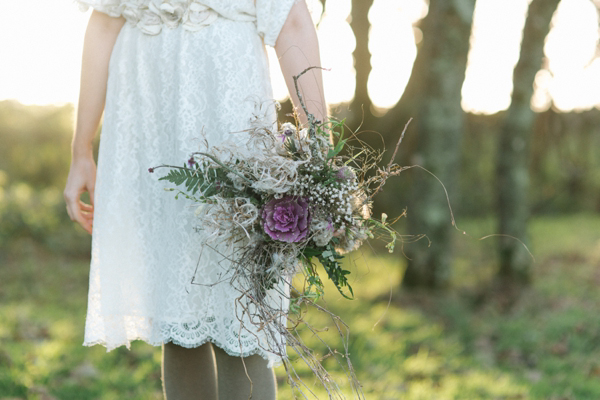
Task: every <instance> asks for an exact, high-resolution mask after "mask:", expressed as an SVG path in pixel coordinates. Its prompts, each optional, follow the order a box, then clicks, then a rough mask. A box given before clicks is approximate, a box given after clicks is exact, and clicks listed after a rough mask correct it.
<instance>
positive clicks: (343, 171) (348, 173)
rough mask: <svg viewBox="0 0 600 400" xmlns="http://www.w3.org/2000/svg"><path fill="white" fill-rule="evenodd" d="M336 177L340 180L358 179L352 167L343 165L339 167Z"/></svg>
mask: <svg viewBox="0 0 600 400" xmlns="http://www.w3.org/2000/svg"><path fill="white" fill-rule="evenodd" d="M335 177H336V178H337V179H338V181H351V180H353V179H356V175H355V174H354V171H352V168H350V167H348V166H343V167H342V168H340V169H338V171H337V173H336V174H335Z"/></svg>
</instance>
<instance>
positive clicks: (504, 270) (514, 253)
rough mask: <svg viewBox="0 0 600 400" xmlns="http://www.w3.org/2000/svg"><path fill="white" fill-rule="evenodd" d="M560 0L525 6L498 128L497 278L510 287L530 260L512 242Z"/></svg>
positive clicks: (520, 231) (523, 209)
mask: <svg viewBox="0 0 600 400" xmlns="http://www.w3.org/2000/svg"><path fill="white" fill-rule="evenodd" d="M559 1H560V0H533V1H532V2H531V3H530V5H529V11H528V15H527V19H526V21H525V27H524V29H523V40H522V42H521V53H520V56H519V61H518V62H517V65H516V67H515V69H514V72H513V86H514V87H513V92H512V101H511V104H510V107H509V109H508V112H507V115H506V118H505V120H504V123H503V126H502V127H501V133H500V143H499V146H498V158H497V170H496V171H497V179H498V185H497V187H498V194H497V201H498V203H497V207H498V216H499V225H500V226H499V233H500V234H501V235H502V236H500V238H499V262H500V271H499V275H500V277H502V278H504V279H508V280H511V281H513V282H514V283H527V282H529V281H530V279H531V263H532V258H531V256H530V254H529V252H528V250H527V249H526V248H525V246H523V244H522V243H521V242H519V241H518V240H515V238H517V239H520V240H524V241H525V242H526V237H527V220H528V217H529V203H528V199H527V191H528V189H529V170H528V160H529V148H530V138H531V134H532V131H533V125H534V120H535V113H534V111H533V110H532V109H531V106H530V102H531V96H532V95H533V82H534V79H535V75H536V73H537V72H538V71H539V69H540V67H541V66H542V61H543V57H544V39H545V38H546V36H547V35H548V32H549V30H550V21H551V19H552V15H553V14H554V11H555V10H556V7H557V6H558V3H559Z"/></svg>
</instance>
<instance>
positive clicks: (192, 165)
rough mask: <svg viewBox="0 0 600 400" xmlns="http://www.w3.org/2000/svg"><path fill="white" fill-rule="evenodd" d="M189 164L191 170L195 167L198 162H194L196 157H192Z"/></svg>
mask: <svg viewBox="0 0 600 400" xmlns="http://www.w3.org/2000/svg"><path fill="white" fill-rule="evenodd" d="M187 163H188V166H189V167H190V168H192V167H194V165H196V160H194V156H191V157H190V159H189V160H188V162H187Z"/></svg>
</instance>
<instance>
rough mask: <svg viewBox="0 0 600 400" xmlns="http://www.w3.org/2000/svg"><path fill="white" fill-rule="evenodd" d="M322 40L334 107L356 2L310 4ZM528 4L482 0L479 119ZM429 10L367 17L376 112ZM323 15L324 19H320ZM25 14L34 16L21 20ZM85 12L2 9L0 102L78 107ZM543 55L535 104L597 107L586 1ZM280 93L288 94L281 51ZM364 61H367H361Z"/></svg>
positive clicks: (567, 11) (468, 106)
mask: <svg viewBox="0 0 600 400" xmlns="http://www.w3.org/2000/svg"><path fill="white" fill-rule="evenodd" d="M308 3H309V6H310V8H311V9H312V12H313V16H314V18H315V20H316V21H317V20H319V19H320V20H321V21H320V24H319V29H318V35H319V40H320V46H321V54H322V63H323V66H324V67H326V68H329V69H331V71H328V72H325V73H324V80H325V82H324V85H325V96H326V99H327V101H328V102H329V103H331V104H336V103H342V102H348V101H350V100H351V98H352V96H353V93H354V89H355V82H354V69H353V63H354V60H353V58H352V52H353V50H354V47H355V40H354V36H353V34H352V30H351V28H350V25H349V23H348V21H349V20H350V18H349V15H350V11H351V1H350V0H328V1H327V2H326V9H325V10H323V9H322V6H321V4H320V2H319V1H317V0H312V1H309V2H308ZM527 5H528V0H510V1H498V0H478V1H477V5H476V9H475V18H474V27H473V33H472V37H471V51H470V53H469V63H468V68H467V72H466V79H465V82H464V86H463V91H462V94H463V99H462V107H463V109H465V110H466V111H470V112H476V113H494V112H498V111H500V110H503V109H506V108H507V107H508V105H509V103H510V93H511V90H512V69H513V68H514V65H515V63H516V62H517V59H518V55H519V43H520V40H521V34H522V27H523V24H524V21H525V12H526V10H527ZM426 11H427V6H426V3H425V2H424V1H422V0H375V1H374V3H373V7H372V9H371V11H370V13H369V19H370V21H371V23H372V24H373V25H372V28H371V32H370V44H369V47H370V50H371V52H372V58H371V63H372V68H373V69H372V73H371V75H370V78H369V81H368V89H369V94H370V96H371V99H372V101H373V103H374V105H375V106H376V107H378V108H383V109H385V108H389V107H392V106H393V105H394V104H395V103H396V102H397V101H398V99H399V98H400V96H401V94H402V92H403V90H404V87H405V86H406V83H407V82H408V78H409V76H410V71H411V68H412V63H413V62H414V58H415V56H416V49H417V47H416V43H418V42H419V41H420V40H421V37H420V36H421V32H420V30H419V29H418V28H417V27H415V25H416V24H417V23H418V21H419V20H420V18H422V17H423V15H425V13H426ZM321 13H324V14H323V16H322V18H321ZM23 15H27V18H21V17H20V16H23ZM88 18H89V12H88V13H81V12H80V11H79V10H78V8H77V6H76V5H75V4H73V3H72V2H71V1H68V0H65V1H48V0H30V1H28V2H26V3H25V2H8V3H5V4H3V12H2V14H1V15H0V37H1V38H2V40H1V41H0V55H1V56H0V59H1V61H0V100H3V99H16V100H18V101H20V102H21V103H24V104H52V103H67V102H76V99H77V92H78V86H79V68H80V58H81V48H82V42H83V35H84V31H85V26H86V23H87V19H88ZM553 26H554V27H553V29H552V30H551V32H550V34H549V36H548V39H547V43H546V46H545V52H546V55H547V57H548V65H547V66H546V68H545V69H542V70H541V71H540V72H539V73H538V75H537V77H536V92H535V94H534V97H533V100H532V106H533V107H534V109H536V110H544V109H547V108H548V107H549V105H550V103H551V101H554V104H555V106H556V107H557V108H558V109H560V110H564V111H569V110H573V109H576V110H581V109H589V108H591V107H593V106H595V105H598V104H600V61H598V60H597V59H595V52H596V46H597V43H598V16H597V12H596V9H595V7H594V5H593V4H592V2H590V1H589V0H563V1H561V3H560V6H559V9H558V11H557V13H556V15H555V17H554V20H553ZM269 57H270V62H271V69H272V71H274V72H275V73H274V77H273V82H274V95H275V97H276V98H278V99H283V98H285V95H286V88H285V85H284V82H283V78H282V77H281V74H280V72H279V67H278V65H277V61H276V57H275V53H274V51H273V50H272V49H269ZM359 62H360V61H359Z"/></svg>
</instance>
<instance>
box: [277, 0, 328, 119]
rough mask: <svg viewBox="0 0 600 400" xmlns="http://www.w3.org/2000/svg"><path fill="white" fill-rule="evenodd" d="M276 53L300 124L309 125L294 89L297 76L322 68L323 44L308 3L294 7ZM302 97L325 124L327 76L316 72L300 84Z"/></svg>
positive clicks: (302, 0)
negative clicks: (318, 35)
mask: <svg viewBox="0 0 600 400" xmlns="http://www.w3.org/2000/svg"><path fill="white" fill-rule="evenodd" d="M275 52H276V53H277V57H278V58H279V65H280V66H281V71H282V72H283V76H284V78H285V83H286V84H287V87H288V90H289V92H290V96H291V97H292V103H293V104H294V105H295V106H296V108H297V109H298V113H299V115H300V121H301V122H302V124H306V122H307V118H306V115H305V114H304V111H303V110H302V108H301V106H300V101H299V100H298V96H297V94H296V88H295V86H294V78H293V77H294V76H296V75H298V74H300V73H301V72H302V71H304V70H305V69H306V68H308V67H313V66H317V67H320V66H321V58H320V56H319V41H318V39H317V32H316V30H315V26H314V25H313V22H312V19H311V17H310V13H309V12H308V8H307V7H306V3H305V2H304V0H300V1H298V2H296V4H294V6H292V9H291V10H290V13H289V15H288V18H287V20H286V22H285V24H284V25H283V28H282V29H281V32H280V33H279V37H278V38H277V43H275ZM298 86H299V88H300V93H301V94H302V98H303V100H304V104H306V108H307V109H308V112H309V113H311V114H313V115H314V116H315V117H316V118H317V119H318V120H320V121H321V122H323V121H325V119H326V118H327V104H326V103H325V97H324V95H323V76H322V73H321V69H318V68H315V69H312V70H310V71H308V72H307V73H305V74H304V75H302V77H300V79H299V80H298Z"/></svg>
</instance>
